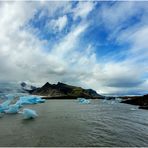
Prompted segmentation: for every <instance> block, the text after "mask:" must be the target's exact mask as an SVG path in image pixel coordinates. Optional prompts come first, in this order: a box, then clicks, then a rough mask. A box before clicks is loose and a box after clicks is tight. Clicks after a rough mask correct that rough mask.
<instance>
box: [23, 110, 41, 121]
mask: <svg viewBox="0 0 148 148" xmlns="http://www.w3.org/2000/svg"><path fill="white" fill-rule="evenodd" d="M22 114H23V116H24V119H34V118H36V117H37V116H38V115H37V113H36V111H35V110H32V109H28V108H25V109H23V112H22Z"/></svg>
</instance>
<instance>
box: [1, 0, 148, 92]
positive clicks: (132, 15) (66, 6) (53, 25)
mask: <svg viewBox="0 0 148 148" xmlns="http://www.w3.org/2000/svg"><path fill="white" fill-rule="evenodd" d="M0 18H1V19H0V82H4V81H6V82H20V81H26V82H30V83H33V84H34V83H35V84H38V85H43V84H44V83H45V82H47V81H48V82H50V83H57V82H58V81H60V82H63V83H67V84H71V85H78V86H81V87H84V88H92V89H95V90H96V91H97V92H98V93H100V94H146V93H148V66H147V64H148V1H105V2H103V1H44V0H41V1H34V2H32V1H21V2H20V1H14V2H12V1H8V2H7V1H4V2H3V1H1V2H0Z"/></svg>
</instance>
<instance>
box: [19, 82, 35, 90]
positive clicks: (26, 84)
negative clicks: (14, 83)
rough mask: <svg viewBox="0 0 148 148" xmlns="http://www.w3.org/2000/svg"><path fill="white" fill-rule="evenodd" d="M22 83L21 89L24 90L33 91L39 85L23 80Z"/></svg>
mask: <svg viewBox="0 0 148 148" xmlns="http://www.w3.org/2000/svg"><path fill="white" fill-rule="evenodd" d="M20 85H21V89H22V90H23V91H24V92H29V91H33V90H35V89H37V87H35V86H33V85H30V84H28V83H26V82H21V83H20Z"/></svg>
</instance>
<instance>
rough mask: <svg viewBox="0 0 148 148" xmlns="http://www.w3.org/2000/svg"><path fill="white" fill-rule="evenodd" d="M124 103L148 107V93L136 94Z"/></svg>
mask: <svg viewBox="0 0 148 148" xmlns="http://www.w3.org/2000/svg"><path fill="white" fill-rule="evenodd" d="M122 103H127V104H132V105H139V106H140V107H139V108H143V109H146V108H147V109H148V94H147V95H144V96H135V97H131V98H130V99H127V100H124V101H122Z"/></svg>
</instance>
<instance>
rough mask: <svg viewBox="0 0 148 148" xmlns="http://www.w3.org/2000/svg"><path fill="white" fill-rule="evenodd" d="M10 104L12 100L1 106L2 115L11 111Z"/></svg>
mask: <svg viewBox="0 0 148 148" xmlns="http://www.w3.org/2000/svg"><path fill="white" fill-rule="evenodd" d="M10 103H11V100H6V101H5V102H3V103H2V104H0V113H4V112H5V110H7V109H9V105H10Z"/></svg>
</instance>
